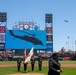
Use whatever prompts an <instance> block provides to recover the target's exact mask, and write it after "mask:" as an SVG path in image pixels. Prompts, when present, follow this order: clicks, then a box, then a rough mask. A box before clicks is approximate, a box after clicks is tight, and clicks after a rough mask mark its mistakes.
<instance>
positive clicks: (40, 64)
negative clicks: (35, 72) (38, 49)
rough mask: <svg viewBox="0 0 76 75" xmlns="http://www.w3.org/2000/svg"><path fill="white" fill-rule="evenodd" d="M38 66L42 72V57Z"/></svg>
mask: <svg viewBox="0 0 76 75" xmlns="http://www.w3.org/2000/svg"><path fill="white" fill-rule="evenodd" d="M38 66H39V71H41V70H42V57H41V56H39V57H38Z"/></svg>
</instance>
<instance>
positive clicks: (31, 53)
mask: <svg viewBox="0 0 76 75" xmlns="http://www.w3.org/2000/svg"><path fill="white" fill-rule="evenodd" d="M33 50H34V47H32V49H31V50H30V52H29V54H28V56H27V58H26V59H25V61H24V63H28V62H29V61H30V60H31V58H32V56H33V55H34V53H33Z"/></svg>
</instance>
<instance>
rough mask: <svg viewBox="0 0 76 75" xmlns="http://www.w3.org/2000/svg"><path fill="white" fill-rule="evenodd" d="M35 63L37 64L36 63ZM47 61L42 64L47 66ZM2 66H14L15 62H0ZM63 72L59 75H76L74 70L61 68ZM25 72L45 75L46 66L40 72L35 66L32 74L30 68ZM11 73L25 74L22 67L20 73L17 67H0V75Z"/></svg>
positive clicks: (63, 62)
mask: <svg viewBox="0 0 76 75" xmlns="http://www.w3.org/2000/svg"><path fill="white" fill-rule="evenodd" d="M36 63H37V62H36ZM47 63H48V62H47V61H44V62H43V64H47ZM60 63H61V64H76V61H60ZM4 64H16V62H15V61H12V62H5V61H4V62H2V61H1V62H0V65H4ZM62 69H63V72H62V73H61V75H76V68H68V67H67V68H65V67H62ZM27 72H28V73H42V74H46V75H47V72H48V66H47V67H44V66H43V67H42V71H38V67H37V66H35V70H34V72H32V71H31V67H30V66H28V68H27ZM13 73H23V74H25V72H24V70H23V66H21V70H20V72H18V71H17V67H16V66H15V67H0V75H9V74H13Z"/></svg>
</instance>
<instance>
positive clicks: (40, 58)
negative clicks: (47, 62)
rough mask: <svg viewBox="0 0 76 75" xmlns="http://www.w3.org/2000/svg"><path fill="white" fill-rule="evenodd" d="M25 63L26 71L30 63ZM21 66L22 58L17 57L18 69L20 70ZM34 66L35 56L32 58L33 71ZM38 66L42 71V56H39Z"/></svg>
mask: <svg viewBox="0 0 76 75" xmlns="http://www.w3.org/2000/svg"><path fill="white" fill-rule="evenodd" d="M23 64H24V71H26V70H27V64H28V63H24V62H23ZM20 66H21V59H20V57H19V58H18V59H17V69H18V71H20ZM34 66H35V59H34V57H33V58H31V70H32V71H34ZM38 66H39V71H41V70H42V57H41V56H39V58H38Z"/></svg>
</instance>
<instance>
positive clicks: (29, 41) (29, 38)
mask: <svg viewBox="0 0 76 75" xmlns="http://www.w3.org/2000/svg"><path fill="white" fill-rule="evenodd" d="M25 44H26V46H27V48H28V49H30V48H31V46H32V45H35V48H36V49H45V48H46V46H45V45H46V32H45V31H44V30H39V31H35V30H7V31H6V43H5V48H13V49H23V47H24V45H25Z"/></svg>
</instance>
